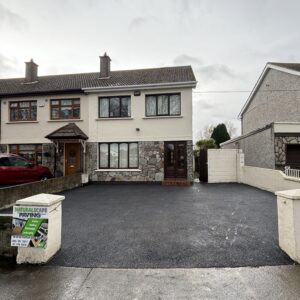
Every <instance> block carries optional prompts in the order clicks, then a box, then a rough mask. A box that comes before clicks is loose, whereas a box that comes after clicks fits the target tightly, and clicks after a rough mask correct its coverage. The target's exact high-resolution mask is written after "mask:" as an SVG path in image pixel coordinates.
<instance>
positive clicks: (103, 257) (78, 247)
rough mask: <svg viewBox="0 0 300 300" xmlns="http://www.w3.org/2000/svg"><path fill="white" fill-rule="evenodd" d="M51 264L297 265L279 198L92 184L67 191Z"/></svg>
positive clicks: (229, 189)
mask: <svg viewBox="0 0 300 300" xmlns="http://www.w3.org/2000/svg"><path fill="white" fill-rule="evenodd" d="M65 196H66V200H65V201H64V202H63V241H62V249H61V251H60V252H59V253H58V254H57V256H56V257H55V258H54V259H53V260H52V261H51V262H50V265H60V266H74V267H103V268H105V267H106V268H197V267H237V266H265V265H284V264H291V263H292V261H291V260H290V259H289V258H288V257H287V255H285V254H284V253H283V252H282V251H281V250H280V249H279V247H278V239H277V236H278V233H277V212H276V209H277V208H276V198H275V196H274V195H273V194H271V193H268V192H264V191H261V190H259V189H256V188H252V187H249V186H245V185H241V184H199V183H196V184H194V186H191V187H173V186H160V185H89V186H87V187H83V188H79V189H75V190H72V191H69V192H66V193H65Z"/></svg>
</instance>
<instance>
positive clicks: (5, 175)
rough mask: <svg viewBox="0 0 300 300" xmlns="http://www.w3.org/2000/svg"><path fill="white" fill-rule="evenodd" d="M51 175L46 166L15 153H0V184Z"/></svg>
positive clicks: (45, 177)
mask: <svg viewBox="0 0 300 300" xmlns="http://www.w3.org/2000/svg"><path fill="white" fill-rule="evenodd" d="M52 177H53V175H52V174H51V172H50V170H49V169H48V168H46V167H43V166H39V165H35V164H32V163H31V162H29V161H28V160H26V159H25V158H23V157H21V156H18V155H15V154H10V153H0V185H6V184H8V185H9V184H19V183H27V182H32V181H38V180H46V179H48V178H52Z"/></svg>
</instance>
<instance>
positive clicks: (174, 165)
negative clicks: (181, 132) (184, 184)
mask: <svg viewBox="0 0 300 300" xmlns="http://www.w3.org/2000/svg"><path fill="white" fill-rule="evenodd" d="M186 161H187V160H186V142H165V178H166V179H167V178H186V175H187V163H186Z"/></svg>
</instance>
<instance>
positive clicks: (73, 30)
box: [0, 0, 300, 137]
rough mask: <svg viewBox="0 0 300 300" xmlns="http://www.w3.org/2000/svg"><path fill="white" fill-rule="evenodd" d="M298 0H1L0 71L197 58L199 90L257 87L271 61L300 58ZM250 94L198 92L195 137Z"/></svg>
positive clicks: (231, 116)
mask: <svg viewBox="0 0 300 300" xmlns="http://www.w3.org/2000/svg"><path fill="white" fill-rule="evenodd" d="M299 10H300V1H299V0H295V1H292V0H285V1H282V0H226V1H224V0H109V1H108V0H105V1H104V0H103V1H102V0H84V1H83V0H81V1H80V0H26V1H24V0H9V1H7V0H0V45H1V47H0V77H1V78H6V77H22V76H24V62H25V61H28V60H29V59H30V58H33V59H34V60H35V61H36V62H37V63H38V64H39V74H40V75H46V74H63V73H76V72H94V71H98V70H99V58H98V56H99V55H101V54H103V53H104V52H105V51H107V53H108V54H109V55H110V57H111V59H112V69H113V70H119V69H131V68H147V67H160V66H173V65H186V64H191V65H192V67H193V69H194V72H195V75H196V77H197V80H198V86H197V88H196V90H195V91H236V90H238V91H239V90H243V91H249V90H251V89H252V88H253V86H254V84H255V82H256V80H257V79H258V77H259V75H260V73H261V71H262V69H263V68H264V65H265V64H266V62H268V61H281V62H300V30H299V28H300V18H299ZM248 95H249V93H194V95H193V101H194V136H195V137H197V136H199V133H200V131H201V129H202V128H203V127H204V126H205V125H208V124H217V123H220V122H224V121H228V120H230V121H232V122H234V124H235V125H236V126H238V127H239V126H240V125H239V121H238V120H237V115H238V113H239V111H240V109H241V107H242V105H243V104H244V102H245V101H246V99H247V97H248Z"/></svg>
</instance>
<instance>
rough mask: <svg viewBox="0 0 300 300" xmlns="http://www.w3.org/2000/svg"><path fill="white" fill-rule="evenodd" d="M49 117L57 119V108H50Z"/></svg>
mask: <svg viewBox="0 0 300 300" xmlns="http://www.w3.org/2000/svg"><path fill="white" fill-rule="evenodd" d="M51 119H59V108H51Z"/></svg>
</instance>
